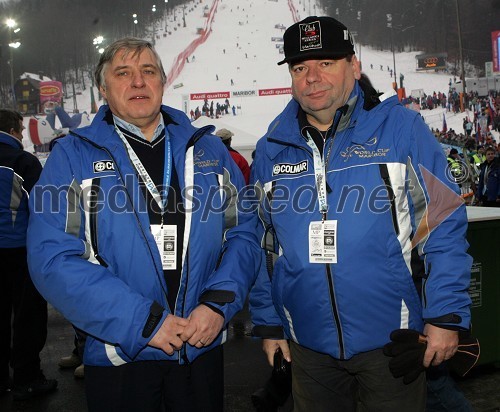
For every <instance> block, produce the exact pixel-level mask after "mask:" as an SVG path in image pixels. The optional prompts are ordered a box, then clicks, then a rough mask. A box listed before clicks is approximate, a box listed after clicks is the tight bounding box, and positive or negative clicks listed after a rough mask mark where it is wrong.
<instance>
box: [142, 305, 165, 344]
mask: <svg viewBox="0 0 500 412" xmlns="http://www.w3.org/2000/svg"><path fill="white" fill-rule="evenodd" d="M163 310H164V309H163V307H162V306H161V305H160V304H159V303H158V302H156V301H154V302H153V303H152V305H151V307H150V308H149V315H148V319H147V320H146V324H145V325H144V329H143V330H142V337H143V338H149V337H150V336H151V335H152V334H153V331H154V330H155V329H156V327H157V326H158V323H160V320H161V318H162V317H163Z"/></svg>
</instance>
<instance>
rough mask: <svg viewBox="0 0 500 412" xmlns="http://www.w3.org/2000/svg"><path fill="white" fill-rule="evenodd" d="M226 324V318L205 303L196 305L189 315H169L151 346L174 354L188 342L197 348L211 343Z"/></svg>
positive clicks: (168, 353)
mask: <svg viewBox="0 0 500 412" xmlns="http://www.w3.org/2000/svg"><path fill="white" fill-rule="evenodd" d="M223 326H224V318H223V317H222V316H221V315H219V314H218V313H216V312H214V311H213V310H212V309H210V308H208V307H207V306H205V305H199V306H198V307H196V308H195V309H194V310H193V312H191V314H190V315H189V317H188V318H187V319H186V318H181V317H179V316H174V315H170V314H169V315H168V316H167V317H166V318H165V320H164V321H163V323H162V325H161V326H160V329H158V331H157V332H156V333H155V335H154V336H153V338H152V339H151V340H150V341H149V346H153V347H155V348H158V349H161V350H163V351H164V352H165V353H166V354H167V355H172V354H173V353H174V351H176V350H179V349H180V348H181V347H182V345H183V344H184V343H185V342H187V343H189V344H190V345H192V346H195V347H197V348H202V347H203V346H208V345H210V344H211V343H212V342H213V341H214V339H215V338H216V337H217V335H218V334H219V333H220V331H221V329H222V327H223Z"/></svg>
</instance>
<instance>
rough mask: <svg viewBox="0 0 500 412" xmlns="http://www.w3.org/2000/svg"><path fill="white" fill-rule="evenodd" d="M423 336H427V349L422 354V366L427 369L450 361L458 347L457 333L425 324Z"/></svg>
mask: <svg viewBox="0 0 500 412" xmlns="http://www.w3.org/2000/svg"><path fill="white" fill-rule="evenodd" d="M424 335H426V336H427V349H426V350H425V354H424V366H425V367H426V368H428V367H429V366H430V365H431V364H432V365H433V366H437V365H439V364H440V363H441V362H443V361H445V360H448V359H450V358H451V357H452V356H453V355H454V354H455V352H456V351H457V347H458V331H455V330H448V329H442V328H438V327H437V326H434V325H431V324H426V325H425V327H424Z"/></svg>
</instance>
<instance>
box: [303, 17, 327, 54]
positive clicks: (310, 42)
mask: <svg viewBox="0 0 500 412" xmlns="http://www.w3.org/2000/svg"><path fill="white" fill-rule="evenodd" d="M299 27H300V51H306V50H311V49H321V48H322V47H323V45H322V44H321V25H320V23H319V21H313V22H310V23H303V24H300V25H299Z"/></svg>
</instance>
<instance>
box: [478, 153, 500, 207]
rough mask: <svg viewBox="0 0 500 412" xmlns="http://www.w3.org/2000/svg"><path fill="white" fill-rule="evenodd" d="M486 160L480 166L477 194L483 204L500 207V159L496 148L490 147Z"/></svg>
mask: <svg viewBox="0 0 500 412" xmlns="http://www.w3.org/2000/svg"><path fill="white" fill-rule="evenodd" d="M485 155H486V160H485V161H484V162H483V163H482V164H481V166H480V170H481V172H480V174H479V184H478V186H477V194H478V197H479V200H480V202H481V204H482V205H483V206H489V207H500V160H499V159H498V158H496V157H495V149H493V148H492V147H488V148H487V149H486V152H485Z"/></svg>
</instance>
